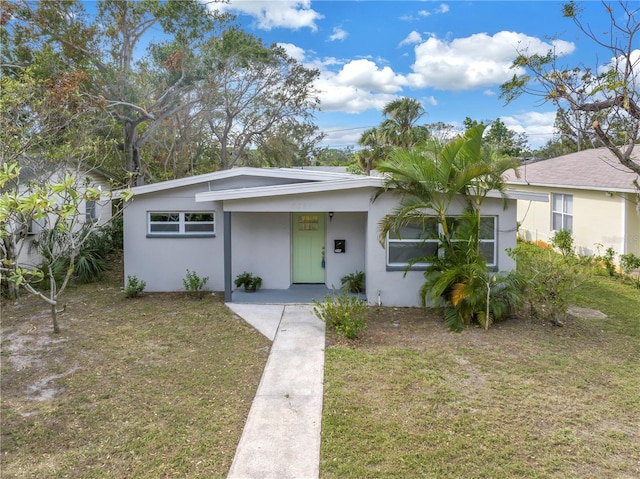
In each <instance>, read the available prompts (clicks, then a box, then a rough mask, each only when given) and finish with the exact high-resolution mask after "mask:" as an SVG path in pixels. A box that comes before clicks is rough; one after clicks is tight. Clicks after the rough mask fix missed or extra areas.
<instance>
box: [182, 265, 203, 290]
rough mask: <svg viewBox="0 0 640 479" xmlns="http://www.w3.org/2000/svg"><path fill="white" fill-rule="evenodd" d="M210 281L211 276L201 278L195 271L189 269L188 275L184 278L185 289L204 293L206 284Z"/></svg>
mask: <svg viewBox="0 0 640 479" xmlns="http://www.w3.org/2000/svg"><path fill="white" fill-rule="evenodd" d="M207 281H209V277H208V276H206V277H204V278H201V277H200V276H198V274H197V273H196V272H195V271H189V270H188V269H187V275H186V276H185V277H184V278H183V280H182V284H183V285H184V289H185V290H186V291H188V292H190V293H200V296H202V293H204V292H205V291H204V286H205V285H206V284H207Z"/></svg>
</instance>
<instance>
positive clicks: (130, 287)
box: [124, 275, 147, 298]
mask: <svg viewBox="0 0 640 479" xmlns="http://www.w3.org/2000/svg"><path fill="white" fill-rule="evenodd" d="M146 286H147V283H146V282H145V281H142V280H140V279H138V278H137V277H136V276H131V275H128V276H127V284H126V285H125V287H124V294H125V295H126V296H127V298H136V297H138V295H139V294H140V293H142V291H144V288H145V287H146Z"/></svg>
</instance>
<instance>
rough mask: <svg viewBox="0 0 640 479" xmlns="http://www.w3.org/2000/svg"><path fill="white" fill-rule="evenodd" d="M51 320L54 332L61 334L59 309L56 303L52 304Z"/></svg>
mask: <svg viewBox="0 0 640 479" xmlns="http://www.w3.org/2000/svg"><path fill="white" fill-rule="evenodd" d="M51 320H52V321H53V332H54V333H55V334H60V325H59V324H58V309H57V305H56V304H52V305H51Z"/></svg>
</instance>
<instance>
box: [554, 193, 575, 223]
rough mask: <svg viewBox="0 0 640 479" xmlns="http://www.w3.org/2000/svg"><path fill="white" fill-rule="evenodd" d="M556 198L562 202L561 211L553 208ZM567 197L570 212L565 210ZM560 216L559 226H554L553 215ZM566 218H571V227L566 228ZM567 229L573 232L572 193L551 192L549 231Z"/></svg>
mask: <svg viewBox="0 0 640 479" xmlns="http://www.w3.org/2000/svg"><path fill="white" fill-rule="evenodd" d="M556 198H559V199H560V201H561V203H562V211H559V210H556V209H555V204H556ZM567 199H571V212H570V213H569V212H568V211H567V210H568V208H567V205H568V204H569V203H568V202H567ZM556 215H559V216H560V223H561V225H560V226H561V227H560V228H559V229H558V228H556V226H557V225H556V224H555V223H556V222H555V216H556ZM567 218H571V227H569V228H567V227H566V225H567ZM563 230H567V231H569V232H570V233H572V232H573V195H570V194H567V193H551V231H563Z"/></svg>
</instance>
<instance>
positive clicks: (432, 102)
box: [425, 95, 438, 106]
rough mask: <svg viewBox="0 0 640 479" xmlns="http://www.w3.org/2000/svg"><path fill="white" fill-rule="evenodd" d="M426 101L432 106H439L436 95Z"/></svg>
mask: <svg viewBox="0 0 640 479" xmlns="http://www.w3.org/2000/svg"><path fill="white" fill-rule="evenodd" d="M425 102H426V103H428V104H429V105H431V106H438V100H436V97H434V96H433V95H431V96H429V97H428V98H426V99H425Z"/></svg>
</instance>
